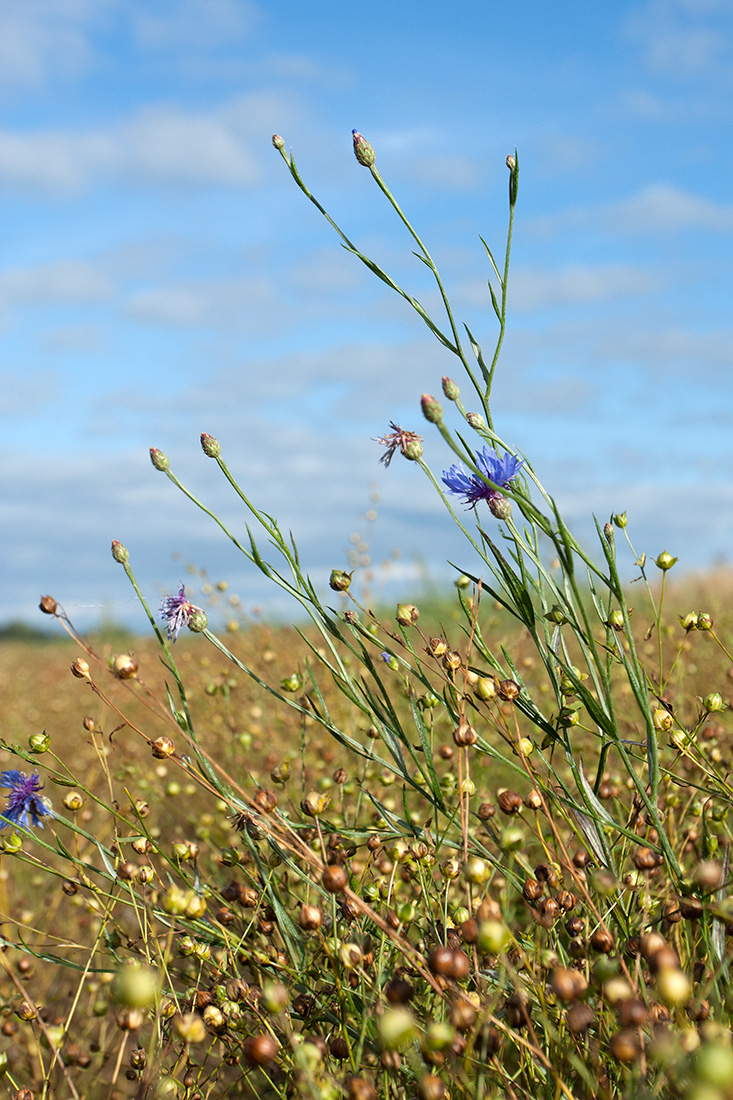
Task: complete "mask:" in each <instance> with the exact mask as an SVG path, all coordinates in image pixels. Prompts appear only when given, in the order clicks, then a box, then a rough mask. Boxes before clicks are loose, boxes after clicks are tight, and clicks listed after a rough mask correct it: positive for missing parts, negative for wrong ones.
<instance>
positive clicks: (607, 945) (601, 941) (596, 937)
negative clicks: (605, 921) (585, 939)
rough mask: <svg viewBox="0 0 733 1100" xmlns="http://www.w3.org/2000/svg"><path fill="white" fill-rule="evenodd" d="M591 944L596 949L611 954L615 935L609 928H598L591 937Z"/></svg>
mask: <svg viewBox="0 0 733 1100" xmlns="http://www.w3.org/2000/svg"><path fill="white" fill-rule="evenodd" d="M590 945H591V947H592V948H593V950H594V951H599V952H602V953H603V954H604V955H610V954H611V952H612V951H613V936H612V935H611V933H610V932H609V931H608V929H607V928H596V929H595V930H594V931H593V933H592V935H591V937H590Z"/></svg>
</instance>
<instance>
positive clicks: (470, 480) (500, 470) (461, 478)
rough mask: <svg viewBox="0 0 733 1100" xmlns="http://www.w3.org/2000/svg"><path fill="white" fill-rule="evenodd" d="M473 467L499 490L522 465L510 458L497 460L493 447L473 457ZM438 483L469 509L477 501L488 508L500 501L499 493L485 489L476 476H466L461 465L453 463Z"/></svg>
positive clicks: (522, 462) (482, 480) (473, 506)
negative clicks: (474, 463) (474, 458)
mask: <svg viewBox="0 0 733 1100" xmlns="http://www.w3.org/2000/svg"><path fill="white" fill-rule="evenodd" d="M476 465H477V466H478V468H479V470H481V472H482V473H484V474H485V475H486V477H487V478H488V479H489V481H493V482H494V484H495V485H498V486H499V488H500V489H503V488H504V487H505V486H507V485H508V484H509V483H510V482H511V481H512V480H513V479H514V478H515V477H516V476H517V474H518V473H519V471H520V470H521V468H522V466H523V465H524V459H523V458H517V457H516V455H510V454H506V455H504V457H503V458H499V455H498V454H497V453H496V451H495V450H494V448H493V447H484V448H483V450H482V451H479V453H478V454H477V455H476ZM442 481H443V484H444V485H446V486H447V488H448V491H449V492H451V493H455V494H456V496H461V497H463V498H464V500H465V502H466V504H468V505H470V507H471V508H475V507H476V505H477V504H478V502H479V501H480V500H485V501H487V502H488V504H489V506H490V507H491V504H492V502H494V503H495V502H496V501H497V500H503V499H504V498H503V497H502V495H501V493H500V492H498V491H497V490H496V489H492V488H491V486H490V485H487V484H486V482H485V481H484V479H483V478H482V477H479V476H478V474H470V473H468V472H467V471H466V469H465V467H464V465H463V463H462V462H456V463H454V465H453V466H451V468H450V470H444V471H443V477H442Z"/></svg>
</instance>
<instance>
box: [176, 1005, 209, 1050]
mask: <svg viewBox="0 0 733 1100" xmlns="http://www.w3.org/2000/svg"><path fill="white" fill-rule="evenodd" d="M173 1029H174V1031H175V1033H176V1035H177V1036H178V1038H179V1039H182V1040H183V1042H184V1043H203V1041H204V1039H205V1038H206V1025H205V1024H204V1021H203V1020H202V1019H201V1017H200V1016H199V1015H198V1014H197V1013H195V1012H186V1013H185V1014H184V1015H178V1016H175V1017H174V1019H173Z"/></svg>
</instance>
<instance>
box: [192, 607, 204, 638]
mask: <svg viewBox="0 0 733 1100" xmlns="http://www.w3.org/2000/svg"><path fill="white" fill-rule="evenodd" d="M208 625H209V618H208V615H207V614H206V612H205V611H202V610H201V608H200V607H195V608H194V609H193V611H192V612H191V615H190V617H189V620H188V629H189V630H190V631H191V633H192V634H203V632H204V631H205V630H206V629H207V627H208Z"/></svg>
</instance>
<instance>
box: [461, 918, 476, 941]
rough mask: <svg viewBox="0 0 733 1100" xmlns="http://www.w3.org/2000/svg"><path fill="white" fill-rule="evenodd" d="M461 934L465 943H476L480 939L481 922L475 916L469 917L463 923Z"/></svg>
mask: <svg viewBox="0 0 733 1100" xmlns="http://www.w3.org/2000/svg"><path fill="white" fill-rule="evenodd" d="M460 927H461V935H462V936H463V942H464V943H475V942H476V940H477V939H478V930H479V923H478V921H477V920H476V918H475V917H469V918H468V920H464V921H463V923H462V924H461V926H460Z"/></svg>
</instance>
